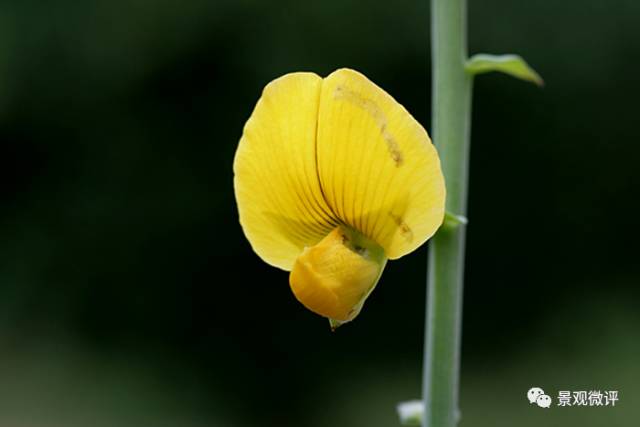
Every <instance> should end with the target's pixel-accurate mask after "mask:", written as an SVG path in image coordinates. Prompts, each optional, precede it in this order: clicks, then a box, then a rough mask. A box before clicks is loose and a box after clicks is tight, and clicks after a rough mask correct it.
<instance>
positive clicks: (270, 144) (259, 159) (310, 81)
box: [233, 73, 337, 270]
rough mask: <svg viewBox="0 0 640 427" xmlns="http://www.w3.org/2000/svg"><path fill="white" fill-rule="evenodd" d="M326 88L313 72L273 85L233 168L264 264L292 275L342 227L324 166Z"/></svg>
mask: <svg viewBox="0 0 640 427" xmlns="http://www.w3.org/2000/svg"><path fill="white" fill-rule="evenodd" d="M321 86H322V79H321V78H320V77H319V76H317V75H315V74H313V73H292V74H287V75H285V76H283V77H280V78H278V79H276V80H274V81H272V82H271V83H269V84H268V85H267V86H266V87H265V89H264V92H263V93H262V97H261V98H260V100H259V101H258V103H257V105H256V107H255V109H254V111H253V113H252V114H251V117H250V118H249V120H248V121H247V123H246V124H245V127H244V132H243V135H242V138H241V139H240V143H239V145H238V149H237V151H236V157H235V160H234V164H233V170H234V188H235V194H236V200H237V204H238V211H239V215H240V224H241V225H242V229H243V230H244V232H245V234H246V236H247V238H248V240H249V242H250V243H251V246H252V247H253V249H254V251H255V252H256V253H257V254H258V255H259V256H260V257H261V258H262V259H263V260H264V261H266V262H267V263H269V264H271V265H273V266H276V267H279V268H282V269H284V270H291V268H292V266H293V263H294V261H295V259H296V257H297V256H298V255H300V253H301V252H302V251H303V249H304V248H305V247H310V246H313V245H315V244H317V243H318V242H319V241H320V240H322V238H323V237H325V236H326V235H327V234H328V233H329V232H330V231H331V230H332V229H334V228H335V226H336V224H337V220H336V219H335V218H334V216H333V214H332V212H331V209H330V208H329V206H328V205H327V203H326V202H325V200H324V197H323V195H322V190H321V188H320V182H319V178H318V173H317V166H316V164H317V162H316V143H315V141H316V128H317V126H316V125H317V119H318V106H319V99H320V91H321Z"/></svg>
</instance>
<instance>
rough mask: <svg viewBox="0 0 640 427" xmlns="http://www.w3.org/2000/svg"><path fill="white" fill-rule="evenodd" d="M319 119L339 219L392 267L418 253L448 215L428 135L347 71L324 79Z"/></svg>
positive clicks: (326, 184)
mask: <svg viewBox="0 0 640 427" xmlns="http://www.w3.org/2000/svg"><path fill="white" fill-rule="evenodd" d="M318 114H319V115H318V140H317V144H318V148H317V150H318V170H319V174H320V183H321V186H322V189H323V193H324V195H325V198H326V200H327V202H328V204H329V205H330V206H331V208H332V210H333V212H334V213H335V214H336V215H337V217H338V218H339V219H340V220H341V221H343V222H344V223H346V224H347V225H349V226H351V227H352V228H354V229H356V230H358V231H359V232H361V233H362V234H364V235H365V236H367V237H368V238H370V239H372V240H373V241H375V242H377V243H378V244H379V245H380V246H382V247H383V248H384V250H385V253H386V255H387V257H389V258H390V259H396V258H399V257H401V256H403V255H405V254H407V253H409V252H411V251H413V250H415V249H416V248H417V247H419V246H420V245H421V244H422V243H424V242H425V241H426V240H427V239H428V238H429V237H431V236H432V235H433V234H434V233H435V231H436V230H437V229H438V227H439V226H440V224H442V220H443V218H444V212H445V210H444V202H445V186H444V178H443V176H442V171H441V169H440V161H439V159H438V155H437V153H436V150H435V148H434V147H433V145H432V144H431V141H430V139H429V136H428V135H427V133H426V131H425V130H424V128H423V127H422V126H421V125H420V124H419V123H418V122H417V121H416V120H415V119H414V118H413V117H412V116H411V115H410V114H409V113H408V112H407V110H405V109H404V107H402V106H401V105H400V104H398V103H397V102H396V101H395V100H394V99H393V98H392V97H391V96H390V95H388V94H387V93H386V92H385V91H383V90H382V89H380V88H379V87H378V86H376V85H375V84H374V83H372V82H371V81H369V80H368V79H367V78H366V77H365V76H363V75H362V74H360V73H358V72H356V71H353V70H349V69H341V70H337V71H335V72H333V73H332V74H331V75H329V76H328V77H327V78H325V79H324V81H323V83H322V94H321V96H320V109H319V113H318Z"/></svg>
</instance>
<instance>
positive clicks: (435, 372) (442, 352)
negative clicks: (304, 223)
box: [423, 0, 472, 427]
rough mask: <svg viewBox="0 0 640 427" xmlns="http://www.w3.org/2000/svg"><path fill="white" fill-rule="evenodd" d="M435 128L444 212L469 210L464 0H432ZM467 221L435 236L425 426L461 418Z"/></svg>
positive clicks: (448, 425)
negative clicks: (460, 382) (461, 361)
mask: <svg viewBox="0 0 640 427" xmlns="http://www.w3.org/2000/svg"><path fill="white" fill-rule="evenodd" d="M431 2H432V3H431V4H432V7H431V28H432V35H431V37H432V69H433V119H432V127H433V128H432V135H433V138H434V142H435V145H436V147H437V149H438V152H439V154H440V160H441V163H442V170H443V173H444V176H445V181H446V185H447V203H446V207H447V212H450V213H452V214H455V215H462V216H465V215H466V206H467V175H468V173H467V170H468V154H469V134H470V130H471V124H470V119H471V114H470V113H471V90H472V77H471V76H470V75H469V74H467V73H466V72H465V62H466V60H467V41H466V38H467V33H466V0H431ZM464 243H465V226H464V225H463V224H461V223H459V222H455V221H453V222H445V224H444V225H443V227H441V229H440V230H439V231H438V233H437V234H436V236H435V237H434V238H433V240H432V241H431V246H430V250H429V277H428V280H427V289H428V290H427V314H426V323H425V352H424V378H423V400H424V403H425V413H424V418H423V420H424V421H423V426H424V427H453V426H455V425H456V424H457V422H458V418H459V415H458V414H459V411H458V383H459V371H460V338H461V326H462V289H463V268H464Z"/></svg>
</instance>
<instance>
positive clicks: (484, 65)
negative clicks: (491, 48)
mask: <svg viewBox="0 0 640 427" xmlns="http://www.w3.org/2000/svg"><path fill="white" fill-rule="evenodd" d="M465 69H466V70H467V72H468V73H470V74H473V75H476V74H482V73H489V72H491V71H499V72H501V73H505V74H509V75H510V76H513V77H515V78H518V79H521V80H525V81H528V82H531V83H535V84H537V85H538V86H544V81H543V80H542V77H540V75H539V74H538V73H536V71H535V70H534V69H533V68H531V67H530V66H529V64H527V62H526V61H525V60H524V59H522V57H521V56H519V55H488V54H485V53H479V54H477V55H473V56H472V57H471V58H469V59H468V60H467V64H466V65H465Z"/></svg>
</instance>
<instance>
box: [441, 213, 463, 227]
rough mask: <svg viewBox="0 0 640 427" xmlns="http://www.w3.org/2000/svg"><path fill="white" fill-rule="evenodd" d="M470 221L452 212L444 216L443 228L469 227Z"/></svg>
mask: <svg viewBox="0 0 640 427" xmlns="http://www.w3.org/2000/svg"><path fill="white" fill-rule="evenodd" d="M468 222H469V221H468V220H467V218H466V217H464V216H462V215H456V214H453V213H451V212H446V213H445V214H444V223H443V224H442V226H443V227H444V228H457V227H459V226H461V225H467V223H468Z"/></svg>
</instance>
